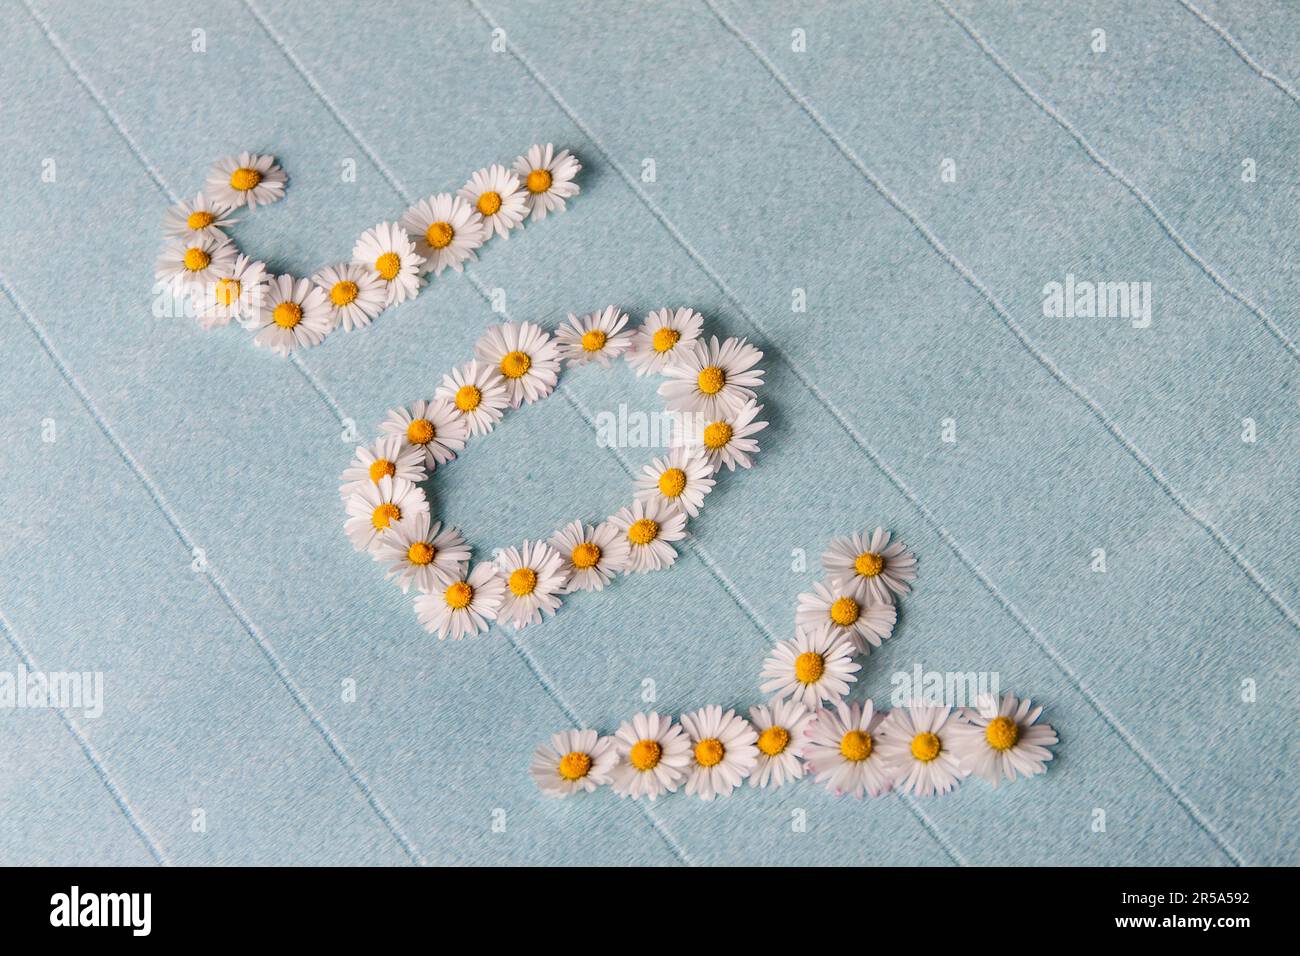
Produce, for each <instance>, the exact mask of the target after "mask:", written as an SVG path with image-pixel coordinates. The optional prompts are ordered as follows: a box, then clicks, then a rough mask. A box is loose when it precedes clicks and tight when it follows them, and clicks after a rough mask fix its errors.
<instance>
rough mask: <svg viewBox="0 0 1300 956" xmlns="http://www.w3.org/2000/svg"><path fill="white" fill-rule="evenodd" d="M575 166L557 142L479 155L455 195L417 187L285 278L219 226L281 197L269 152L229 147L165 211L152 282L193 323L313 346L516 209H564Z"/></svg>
mask: <svg viewBox="0 0 1300 956" xmlns="http://www.w3.org/2000/svg"><path fill="white" fill-rule="evenodd" d="M581 169H582V164H581V163H579V162H578V160H577V158H576V157H575V156H573V155H572V154H571V153H570V152H569V151H568V150H567V149H562V150H560V151H558V152H556V150H555V147H554V146H552V145H551V144H550V143H547V144H546V145H545V146H540V145H538V146H532V147H530V148H529V149H528V151H527V152H526V153H525V154H524V155H522V156H520V157H518V158H517V159H516V160H515V161H514V164H513V165H512V167H511V168H510V169H507V168H506V167H505V166H502V165H499V164H498V165H493V166H487V167H485V168H483V169H480V170H479V171H478V172H476V173H474V175H472V176H471V177H470V179H469V182H467V183H465V185H464V186H462V187H461V188H460V189H459V190H458V191H457V192H456V194H455V195H452V194H451V193H437V194H435V195H432V196H428V197H427V198H424V199H421V200H420V201H419V202H417V203H416V204H415V205H414V206H412V207H411V208H410V209H408V210H406V212H405V213H404V214H403V215H402V217H401V219H400V221H398V222H381V223H379V224H378V225H376V226H373V227H371V228H370V229H367V230H366V231H365V232H364V233H362V234H361V237H360V238H359V239H357V241H356V243H355V245H354V246H353V247H352V260H351V261H350V262H341V263H338V264H336V265H330V266H326V267H325V268H323V269H321V270H320V271H319V272H317V273H316V274H315V275H313V276H312V277H311V278H295V277H293V276H289V275H278V276H276V275H271V274H269V273H268V272H267V269H266V265H265V263H262V262H258V261H256V260H253V259H250V258H249V257H248V256H245V255H244V254H243V253H241V252H240V250H239V249H238V248H237V247H236V246H235V244H234V242H233V241H232V240H231V239H230V238H229V237H228V236H227V235H226V233H225V230H226V229H227V228H228V227H229V226H232V225H234V224H235V222H236V218H235V214H236V213H237V212H238V211H239V210H241V209H244V208H247V209H248V211H249V212H252V211H253V210H255V209H256V208H257V207H258V206H259V205H262V206H265V205H268V204H270V203H273V202H277V201H278V200H280V199H282V198H284V194H285V190H286V187H287V185H288V177H287V176H286V175H285V172H284V170H283V169H281V168H280V167H279V166H278V165H277V164H276V162H275V157H274V156H265V155H259V154H257V153H240V154H239V155H238V156H229V157H226V158H225V159H221V160H218V161H217V163H216V164H215V165H213V167H212V170H211V172H209V173H208V179H207V184H206V186H205V190H204V191H203V192H200V193H199V194H198V195H197V196H196V197H195V198H194V201H193V202H184V201H182V202H180V203H178V204H177V205H175V206H172V207H171V208H170V209H168V210H167V213H166V216H165V218H164V220H163V233H164V236H165V237H166V239H165V243H164V246H163V250H162V252H161V254H160V255H159V256H158V261H157V264H156V266H155V279H156V281H157V283H158V285H157V287H156V291H157V292H159V293H169V294H170V295H171V296H172V297H173V298H174V299H179V300H181V301H183V302H185V301H188V302H189V304H190V306H191V308H192V309H193V312H194V314H195V316H196V317H197V318H198V320H199V323H200V324H201V325H202V326H203V328H204V329H211V328H213V327H215V326H219V325H228V324H229V323H230V321H231V320H232V319H234V320H236V321H237V322H239V324H240V325H243V326H244V327H245V328H248V329H252V330H253V331H255V332H256V333H257V335H256V336H255V337H254V339H253V341H254V343H255V344H257V345H261V346H264V347H266V348H269V349H271V350H272V351H273V352H275V353H277V354H279V355H288V354H289V353H290V352H292V351H294V350H296V349H302V348H308V347H310V346H313V345H319V344H320V343H321V342H322V341H324V339H325V337H326V336H327V335H329V334H330V333H331V332H333V331H334V330H335V329H337V328H340V327H341V328H343V329H344V331H347V332H351V331H353V330H355V329H360V328H364V327H365V326H367V325H369V324H370V323H371V322H373V321H374V320H375V319H376V318H377V317H378V316H379V314H380V313H381V312H383V311H384V310H385V309H386V308H388V307H389V306H393V305H399V304H400V303H402V302H405V301H406V300H407V299H412V298H414V297H415V296H416V294H417V293H418V292H419V291H420V289H421V288H422V287H423V286H424V284H425V283H426V282H427V281H428V276H429V275H430V274H432V275H434V276H437V275H441V274H442V272H443V270H445V269H447V268H452V269H454V270H456V271H457V272H460V271H462V270H463V268H464V264H465V263H466V262H469V261H473V260H475V259H476V258H477V256H476V255H475V252H474V250H476V249H478V248H479V247H480V246H481V245H483V243H484V242H486V241H487V240H488V239H490V238H491V237H492V236H494V235H495V236H500V237H501V238H502V239H509V238H510V233H511V231H512V230H514V229H518V228H520V227H521V226H523V224H524V220H525V219H528V218H531V219H533V220H539V221H540V220H542V219H545V218H546V216H547V214H548V213H553V212H561V211H563V210H564V208H565V204H566V202H567V201H568V200H569V199H572V198H573V197H574V196H576V195H578V192H579V188H578V184H577V183H576V182H574V177H575V176H577V174H578V172H579V170H581Z"/></svg>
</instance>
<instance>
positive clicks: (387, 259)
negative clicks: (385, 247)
mask: <svg viewBox="0 0 1300 956" xmlns="http://www.w3.org/2000/svg"><path fill="white" fill-rule="evenodd" d="M375 271H376V272H378V273H379V278H381V279H383V280H384V281H385V282H392V281H393V280H394V279H395V278H397V273H399V272H401V271H402V258H401V256H399V255H398V254H397V253H395V252H385V253H384V254H383V255H382V256H380V257H379V258H378V259H376V260H375Z"/></svg>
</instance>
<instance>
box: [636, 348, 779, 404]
mask: <svg viewBox="0 0 1300 956" xmlns="http://www.w3.org/2000/svg"><path fill="white" fill-rule="evenodd" d="M762 357H763V353H762V352H760V351H759V350H758V349H756V348H754V347H753V346H752V345H750V344H748V343H747V342H746V341H745V340H744V339H727V340H726V341H725V342H722V343H719V342H718V338H717V336H713V337H712V338H710V339H709V341H708V344H705V343H704V342H703V340H701V341H698V342H696V343H695V344H694V345H693V346H692V347H691V349H690V350H689V351H685V352H683V354H681V355H679V356H677V357H676V359H675V360H674V361H673V362H672V363H670V364H669V365H667V366H666V367H665V368H664V375H665V376H666V377H667V379H668V381H666V382H664V383H663V384H662V385H660V386H659V394H660V395H661V396H663V398H664V400H665V402H666V404H667V407H668V409H669V410H670V411H686V412H701V413H703V414H704V415H706V416H708V417H709V418H710V420H718V419H721V418H723V417H724V416H726V415H728V414H734V413H735V412H737V411H739V410H740V408H741V406H743V405H744V404H745V402H746V401H747V400H749V399H752V398H754V389H756V388H758V387H759V386H760V385H762V384H763V370H762V369H761V368H755V367H754V366H755V365H757V364H758V362H759V360H760V359H762Z"/></svg>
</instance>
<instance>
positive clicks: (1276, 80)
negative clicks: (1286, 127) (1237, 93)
mask: <svg viewBox="0 0 1300 956" xmlns="http://www.w3.org/2000/svg"><path fill="white" fill-rule="evenodd" d="M1178 2H1179V3H1180V4H1182V6H1183V8H1184V9H1186V10H1187V11H1188V12H1189V13H1191V14H1192V16H1194V17H1196V19H1198V20H1200V21H1201V22H1202V23H1204V24H1205V25H1206V26H1207V27H1209V28H1210V29H1211V30H1213V31H1214V32H1215V33H1217V34H1218V35H1219V39H1220V40H1222V41H1223V42H1224V43H1226V44H1227V45H1228V48H1229V49H1231V50H1232V52H1233V53H1235V54H1237V56H1238V57H1239V58H1240V59H1241V62H1243V63H1245V64H1246V65H1247V66H1248V67H1250V68H1251V69H1252V70H1254V71H1255V72H1256V73H1258V74H1259V75H1260V76H1262V77H1263V78H1264V79H1266V80H1268V82H1270V83H1272V84H1273V85H1274V86H1276V87H1277V88H1278V89H1279V90H1281V91H1282V92H1283V93H1285V94H1286V95H1287V96H1289V97H1291V99H1292V100H1293V101H1294V102H1295V103H1296V104H1297V105H1300V94H1297V93H1296V91H1295V90H1293V89H1292V88H1291V86H1290V85H1289V84H1288V83H1287V82H1286V80H1284V79H1282V77H1280V76H1278V75H1277V74H1276V73H1273V72H1271V71H1269V70H1267V69H1265V68H1264V66H1263V65H1262V64H1261V63H1259V61H1257V60H1256V59H1255V58H1254V57H1252V56H1251V55H1250V53H1249V52H1247V50H1246V48H1245V47H1244V46H1242V45H1241V44H1240V43H1238V42H1237V39H1236V38H1235V37H1234V36H1233V35H1232V34H1231V33H1229V32H1228V31H1227V30H1225V29H1224V28H1223V27H1221V26H1220V25H1219V24H1217V23H1215V22H1214V21H1213V20H1211V19H1210V18H1209V17H1208V16H1206V15H1205V14H1204V13H1202V12H1201V11H1200V10H1199V9H1198V8H1197V7H1195V6H1193V5H1192V4H1191V3H1189V2H1188V0H1178Z"/></svg>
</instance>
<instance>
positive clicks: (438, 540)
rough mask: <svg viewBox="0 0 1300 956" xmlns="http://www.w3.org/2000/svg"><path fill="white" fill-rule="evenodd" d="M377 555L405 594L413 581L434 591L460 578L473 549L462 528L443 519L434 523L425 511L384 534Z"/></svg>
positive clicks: (388, 575)
mask: <svg viewBox="0 0 1300 956" xmlns="http://www.w3.org/2000/svg"><path fill="white" fill-rule="evenodd" d="M373 555H374V558H375V560H376V561H379V562H381V563H383V564H386V565H388V572H387V574H386V575H385V577H388V578H395V579H396V580H397V585H398V587H400V588H401V589H402V593H403V594H405V593H406V592H407V591H409V590H410V589H411V585H412V584H414V585H415V587H416V590H419V591H425V592H433V591H436V590H438V589H439V588H445V587H447V586H448V585H450V584H452V583H453V582H455V581H457V580H458V579H459V578H460V577H461V575H463V574H464V572H465V570H466V568H467V566H468V564H469V555H470V550H469V545H467V544H466V543H465V539H464V538H462V537H461V535H460V532H459V531H457V530H456V529H455V528H451V527H449V528H446V529H443V527H442V523H441V522H439V521H434V522H433V523H432V524H430V523H429V515H428V512H425V513H423V514H418V515H416V516H415V517H414V518H413V519H412V520H411V521H410V522H406V523H403V524H402V525H399V526H398V527H396V528H394V529H393V530H392V533H391V534H387V535H384V537H383V538H381V539H380V541H379V543H378V544H377V545H375V550H374V552H373Z"/></svg>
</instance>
